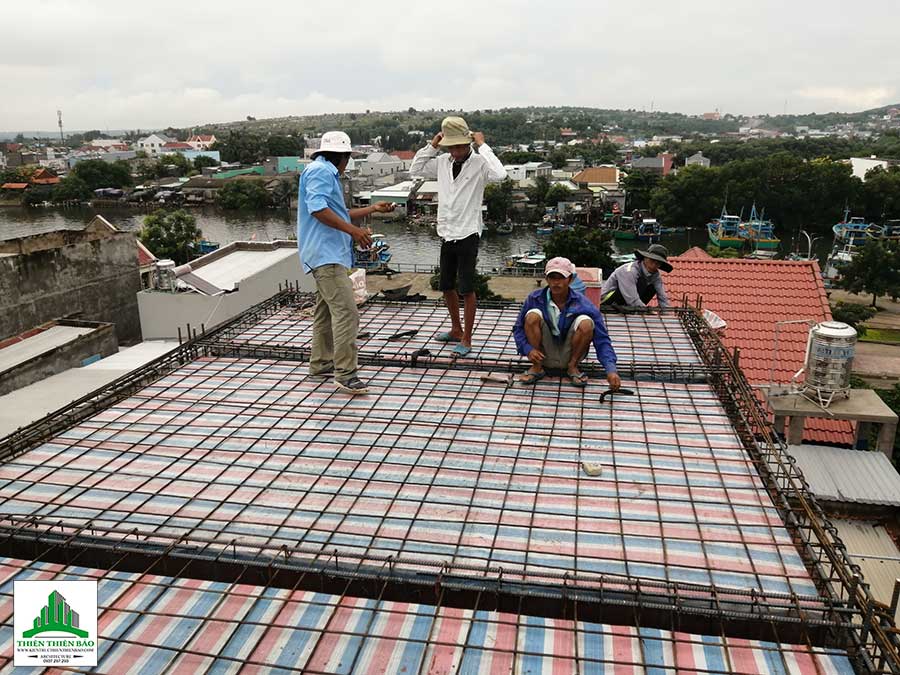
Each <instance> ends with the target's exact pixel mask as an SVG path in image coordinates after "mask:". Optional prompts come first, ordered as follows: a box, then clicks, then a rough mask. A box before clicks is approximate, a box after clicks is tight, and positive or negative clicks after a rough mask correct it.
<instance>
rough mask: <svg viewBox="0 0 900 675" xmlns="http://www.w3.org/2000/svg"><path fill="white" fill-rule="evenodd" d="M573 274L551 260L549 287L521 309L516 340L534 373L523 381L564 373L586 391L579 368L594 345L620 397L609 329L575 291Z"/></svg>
mask: <svg viewBox="0 0 900 675" xmlns="http://www.w3.org/2000/svg"><path fill="white" fill-rule="evenodd" d="M574 274H575V265H573V264H572V262H571V261H570V260H569V259H568V258H552V259H551V260H550V261H548V262H547V265H546V267H545V268H544V277H545V279H546V280H547V287H546V288H539V289H537V290H536V291H532V292H531V294H530V295H529V296H528V298H527V299H526V300H525V304H524V305H522V311H521V312H519V318H518V319H516V324H515V326H513V335H514V336H515V338H516V347H517V348H518V351H519V353H520V354H522V355H523V356H527V357H528V360H529V361H531V367H530V368H529V369H528V371H527V372H526V373H524V374H523V375H522V376H521V377H520V378H519V381H520V382H521V383H522V384H534V383H535V382H537V381H538V380H540V379H542V378H543V377H544V376H545V375H546V371H545V370H544V369H545V368H553V369H554V370H562V369H565V371H566V379H568V380H569V382H571V383H572V384H573V385H574V386H576V387H585V386H586V385H587V381H588V378H587V375H585V374H584V373H582V372H581V370H580V369H579V366H578V364H580V363H581V361H582V360H583V359H584V357H585V356H587V353H588V348H589V347H590V345H591V342H593V343H594V349H595V351H596V352H597V359H598V360H599V361H600V363H601V364H603V368H604V369H605V370H606V380H607V382H609V388H610V389H612V390H613V391H616V390H617V389H618V388H619V387H620V386H621V384H622V381H621V379H620V378H619V375H618V373H616V353H615V351H613V347H612V342H610V339H609V334H608V333H607V332H606V325H605V324H604V323H603V317H602V316H601V315H600V311H599V310H598V309H597V307H595V306H594V303H592V302H591V301H590V300H588V299H587V298H586V297H585V296H584V295H582V294H581V293H579V292H578V291H576V290H573V289H572V288H571V284H572V279H573V276H574Z"/></svg>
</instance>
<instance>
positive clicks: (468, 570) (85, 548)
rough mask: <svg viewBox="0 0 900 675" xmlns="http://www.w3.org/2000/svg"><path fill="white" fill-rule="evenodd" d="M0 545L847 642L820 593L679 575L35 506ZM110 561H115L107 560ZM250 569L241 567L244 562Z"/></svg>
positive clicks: (0, 524)
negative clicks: (443, 558)
mask: <svg viewBox="0 0 900 675" xmlns="http://www.w3.org/2000/svg"><path fill="white" fill-rule="evenodd" d="M0 553H2V555H5V556H8V557H13V558H24V559H28V560H40V561H43V562H53V563H59V564H78V565H82V566H88V567H97V568H100V569H108V568H109V567H110V566H111V565H112V564H114V563H116V564H117V568H118V569H120V570H123V571H129V572H142V571H144V570H146V569H148V568H149V567H150V566H152V567H153V569H154V573H156V574H169V573H171V572H173V570H178V571H179V574H181V575H183V576H187V577H191V578H199V579H207V580H210V581H221V582H229V581H233V580H234V579H236V578H239V577H240V578H242V579H243V580H244V581H245V582H252V583H259V584H265V585H270V586H276V587H283V588H300V589H303V590H313V591H319V592H332V591H333V590H335V589H337V588H344V587H347V586H348V584H349V585H350V590H351V591H352V594H353V595H357V596H360V597H372V596H371V591H372V588H378V589H379V592H385V593H386V594H387V595H386V596H385V597H387V598H389V599H396V600H400V601H410V600H411V598H417V599H418V601H421V602H426V603H427V602H432V601H433V600H434V598H433V597H432V596H435V597H436V596H437V595H441V594H443V595H444V597H448V598H452V600H451V603H450V604H452V605H453V606H457V607H460V608H471V607H472V605H473V601H474V598H475V597H477V596H482V595H485V594H487V595H489V596H490V597H492V598H493V599H494V600H493V603H492V604H493V605H494V607H495V608H497V609H499V610H503V609H505V608H508V607H515V606H516V605H517V604H518V603H520V602H522V601H523V599H525V600H527V601H528V603H529V606H530V607H531V612H532V613H534V614H536V615H540V616H546V617H552V618H566V617H568V616H571V615H572V614H573V612H574V607H575V605H576V604H577V605H578V606H579V610H578V611H579V613H580V614H581V616H582V617H583V618H585V619H587V620H593V621H598V622H602V621H605V622H609V621H620V620H626V617H627V616H629V615H631V614H633V613H635V612H637V613H639V614H640V616H641V622H640V625H641V626H643V627H648V628H650V627H653V628H669V627H672V626H677V627H678V630H684V631H688V632H699V633H704V634H708V633H709V632H710V631H714V632H715V633H723V634H725V635H728V636H732V637H740V638H745V639H766V636H771V635H772V634H773V633H777V634H778V635H779V636H780V638H781V639H782V640H783V641H786V642H797V643H804V642H809V643H810V644H813V645H815V646H820V647H837V648H841V649H847V648H849V647H852V644H851V643H849V642H848V641H847V635H846V633H845V632H844V631H843V630H842V628H843V626H844V625H845V624H846V623H847V622H848V621H851V620H852V619H853V618H854V617H853V612H852V610H851V609H850V608H849V607H845V606H841V605H840V604H832V603H823V601H822V598H821V597H819V596H803V595H798V594H786V593H775V592H770V593H764V592H762V591H758V590H756V589H740V588H729V587H723V586H714V585H706V584H695V583H689V582H674V581H662V580H653V579H646V578H638V577H632V576H628V575H615V574H599V573H598V574H585V573H582V574H571V573H566V574H563V573H553V572H549V571H540V572H537V571H536V572H534V573H530V574H529V575H528V578H527V579H521V573H519V574H518V575H513V574H512V573H511V572H506V573H505V571H504V569H503V568H502V567H498V566H488V565H484V566H481V565H474V564H455V565H451V564H447V563H444V564H441V563H436V562H433V561H429V560H419V559H417V558H416V557H414V556H403V555H396V556H385V555H379V554H374V553H368V554H354V553H350V552H343V551H340V552H339V551H336V550H333V549H327V548H314V547H309V546H299V545H298V546H295V547H288V546H285V545H282V546H266V545H256V546H253V547H248V546H247V545H246V544H242V543H241V542H240V540H239V539H232V540H222V539H217V538H214V537H202V536H198V535H192V536H190V537H188V536H184V535H183V536H180V537H177V536H174V535H167V534H161V533H149V532H141V531H140V530H138V529H132V530H128V531H123V530H118V529H114V528H109V527H105V526H102V525H98V524H94V523H93V522H90V521H81V522H80V523H78V524H76V521H74V520H73V519H68V520H67V521H66V522H65V523H64V522H62V521H58V520H53V519H49V518H40V517H34V516H17V515H0ZM116 561H119V562H116ZM248 570H249V572H248Z"/></svg>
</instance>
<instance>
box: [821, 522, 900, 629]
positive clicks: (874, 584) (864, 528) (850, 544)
mask: <svg viewBox="0 0 900 675" xmlns="http://www.w3.org/2000/svg"><path fill="white" fill-rule="evenodd" d="M831 522H832V524H833V525H834V526H835V527H837V530H838V534H839V536H840V537H841V539H842V540H843V542H844V546H846V547H847V552H848V553H849V554H850V557H852V558H853V561H854V562H855V563H857V564H858V565H859V566H860V568H861V569H862V574H863V579H865V581H866V583H867V584H869V586H870V587H871V591H872V596H873V597H874V598H875V599H876V600H878V601H879V602H883V603H884V604H886V605H888V604H890V602H891V594H892V593H893V591H894V581H895V580H896V579H900V551H898V550H897V545H896V544H895V543H894V540H893V539H891V535H890V534H888V532H887V530H885V529H884V526H882V525H879V524H877V523H869V522H863V521H859V520H841V519H840V518H835V519H832V521H831ZM863 556H865V557H863ZM896 618H897V617H896V613H895V616H894V619H895V620H896Z"/></svg>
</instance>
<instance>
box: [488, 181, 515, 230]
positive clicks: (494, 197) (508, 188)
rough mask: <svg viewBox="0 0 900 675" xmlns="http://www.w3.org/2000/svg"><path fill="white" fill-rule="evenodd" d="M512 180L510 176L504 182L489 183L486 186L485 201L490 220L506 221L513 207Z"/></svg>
mask: <svg viewBox="0 0 900 675" xmlns="http://www.w3.org/2000/svg"><path fill="white" fill-rule="evenodd" d="M512 190H513V185H512V181H511V180H509V179H508V178H507V179H506V180H504V181H503V182H502V183H488V184H487V185H486V186H485V187H484V203H485V206H487V215H488V218H489V219H490V220H493V221H495V222H504V221H505V220H506V216H507V214H508V213H509V209H510V208H511V207H512Z"/></svg>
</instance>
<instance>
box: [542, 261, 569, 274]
mask: <svg viewBox="0 0 900 675" xmlns="http://www.w3.org/2000/svg"><path fill="white" fill-rule="evenodd" d="M553 272H556V273H557V274H562V275H563V276H564V277H570V276H572V275H573V274H575V265H573V264H572V261H571V260H569V259H568V258H551V259H550V260H548V261H547V266H546V267H544V276H545V277H546V276H547V275H549V274H552V273H553Z"/></svg>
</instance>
